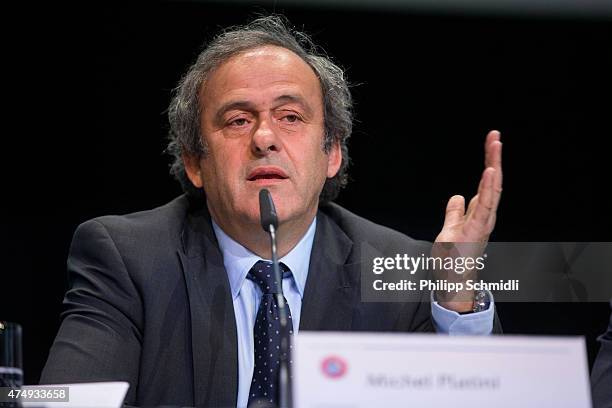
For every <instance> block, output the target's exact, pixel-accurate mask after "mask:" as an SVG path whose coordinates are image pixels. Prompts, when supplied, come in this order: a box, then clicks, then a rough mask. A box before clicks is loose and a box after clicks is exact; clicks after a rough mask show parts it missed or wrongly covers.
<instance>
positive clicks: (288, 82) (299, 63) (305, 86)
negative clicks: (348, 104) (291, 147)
mask: <svg viewBox="0 0 612 408" xmlns="http://www.w3.org/2000/svg"><path fill="white" fill-rule="evenodd" d="M282 94H291V95H297V96H299V97H301V98H303V99H304V100H306V101H308V102H309V103H310V104H312V105H313V109H315V110H321V109H322V105H323V99H322V90H321V84H320V81H319V78H318V76H317V75H316V73H315V72H314V70H313V69H312V67H311V66H310V65H308V63H306V62H305V61H304V60H303V59H302V58H300V57H299V56H298V55H297V54H295V53H294V52H292V51H290V50H288V49H286V48H282V47H278V46H263V47H257V48H253V49H249V50H246V51H244V52H241V53H240V54H237V55H235V56H233V57H231V58H230V59H228V60H227V61H225V62H224V63H222V64H221V65H220V66H219V67H217V68H216V69H215V70H214V71H212V72H211V73H210V75H209V76H208V78H207V79H206V81H205V82H204V83H203V84H202V86H201V88H200V92H199V97H200V100H201V102H202V107H203V109H204V110H208V109H210V108H213V107H214V106H216V105H222V104H226V103H227V102H228V101H230V100H232V99H246V100H250V101H251V102H253V103H261V104H265V103H266V102H267V101H268V100H272V99H275V98H278V97H279V96H281V95H282Z"/></svg>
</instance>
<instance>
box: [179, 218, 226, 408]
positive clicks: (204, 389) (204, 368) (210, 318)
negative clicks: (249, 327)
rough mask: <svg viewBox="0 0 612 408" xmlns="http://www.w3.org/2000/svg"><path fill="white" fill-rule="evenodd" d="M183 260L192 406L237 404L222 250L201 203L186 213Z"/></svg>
mask: <svg viewBox="0 0 612 408" xmlns="http://www.w3.org/2000/svg"><path fill="white" fill-rule="evenodd" d="M182 241H183V248H182V251H181V250H179V251H178V255H179V258H180V260H181V263H182V266H183V273H184V275H185V282H186V285H187V292H188V296H189V305H190V311H191V332H192V353H193V381H194V393H195V395H194V401H195V405H196V406H212V407H226V406H236V397H237V393H238V354H237V348H238V343H237V338H236V319H235V316H234V306H233V303H232V296H231V290H230V286H229V281H228V277H227V272H226V271H225V267H224V265H223V256H222V255H221V251H220V250H219V246H218V244H217V240H216V237H215V235H214V232H213V230H212V225H211V223H210V215H209V214H208V211H207V209H206V207H204V208H203V209H200V210H198V211H197V212H195V213H193V214H190V215H188V217H187V221H186V223H185V227H184V229H183V236H182Z"/></svg>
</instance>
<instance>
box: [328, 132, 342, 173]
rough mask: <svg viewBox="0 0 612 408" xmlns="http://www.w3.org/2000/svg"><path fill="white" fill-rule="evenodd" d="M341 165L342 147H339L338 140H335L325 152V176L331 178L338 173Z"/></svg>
mask: <svg viewBox="0 0 612 408" xmlns="http://www.w3.org/2000/svg"><path fill="white" fill-rule="evenodd" d="M341 165H342V149H341V148H340V142H339V141H337V140H336V141H335V142H334V144H333V145H332V147H331V149H330V150H329V153H328V154H327V178H332V177H334V176H335V175H336V174H338V171H339V170H340V166H341Z"/></svg>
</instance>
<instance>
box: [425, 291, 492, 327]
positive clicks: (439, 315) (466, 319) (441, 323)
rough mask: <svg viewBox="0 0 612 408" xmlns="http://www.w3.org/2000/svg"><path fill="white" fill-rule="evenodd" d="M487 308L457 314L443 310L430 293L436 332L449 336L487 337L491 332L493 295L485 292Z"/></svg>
mask: <svg viewBox="0 0 612 408" xmlns="http://www.w3.org/2000/svg"><path fill="white" fill-rule="evenodd" d="M486 294H487V297H488V299H487V300H488V302H489V308H488V309H487V310H483V311H482V312H475V313H469V314H459V313H457V312H455V311H453V310H448V309H445V308H443V307H442V306H440V305H439V304H438V302H437V301H436V300H434V293H433V291H432V292H431V315H432V317H433V322H434V327H435V328H436V332H438V333H442V334H450V335H487V334H491V333H492V332H493V318H494V317H495V302H494V300H493V294H492V293H491V292H489V291H488V290H487V291H486Z"/></svg>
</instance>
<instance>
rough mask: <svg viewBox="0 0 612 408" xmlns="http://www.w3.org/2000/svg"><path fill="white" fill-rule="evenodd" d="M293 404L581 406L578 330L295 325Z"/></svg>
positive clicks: (584, 395)
mask: <svg viewBox="0 0 612 408" xmlns="http://www.w3.org/2000/svg"><path fill="white" fill-rule="evenodd" d="M292 358H293V360H294V361H293V362H294V364H293V369H294V371H293V376H294V381H293V385H294V388H293V389H294V395H293V397H294V403H295V407H297V408H340V407H342V408H349V407H351V408H353V407H355V408H358V407H364V408H372V407H385V408H387V407H389V408H390V407H402V408H403V407H453V408H456V407H470V408H474V407H495V408H503V407H508V408H516V407H522V408H529V407H537V408H541V407H555V408H562V407H568V408H570V407H571V408H589V407H591V391H590V386H589V377H588V365H587V360H586V352H585V343H584V339H583V338H582V337H527V336H480V337H471V336H470V337H468V336H465V337H463V336H453V337H451V336H443V335H436V334H361V333H329V332H327V333H316V332H300V333H299V334H298V335H297V336H296V338H295V347H294V348H293V356H292Z"/></svg>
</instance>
